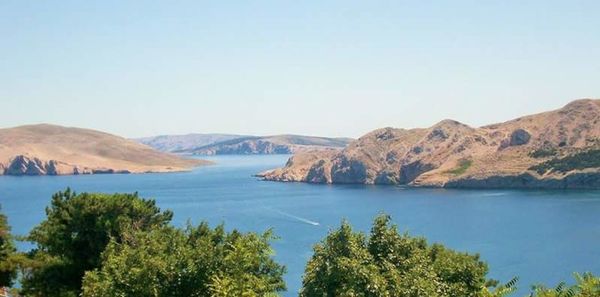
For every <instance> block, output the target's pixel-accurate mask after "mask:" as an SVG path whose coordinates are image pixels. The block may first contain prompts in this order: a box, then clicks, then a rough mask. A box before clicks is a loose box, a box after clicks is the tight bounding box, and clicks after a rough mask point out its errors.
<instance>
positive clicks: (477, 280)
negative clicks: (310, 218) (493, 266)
mask: <svg viewBox="0 0 600 297" xmlns="http://www.w3.org/2000/svg"><path fill="white" fill-rule="evenodd" d="M487 271H488V268H487V265H486V264H485V263H484V262H482V261H480V260H479V256H478V255H471V254H466V253H459V252H455V251H453V250H450V249H447V248H445V247H444V246H442V245H440V244H434V245H429V244H428V243H427V241H426V240H425V239H423V238H418V237H416V238H415V237H410V236H409V235H407V234H400V233H398V229H397V227H396V226H395V225H391V224H390V217H389V216H386V215H381V216H378V217H377V218H376V219H375V221H374V223H373V228H372V229H371V234H370V236H369V237H367V236H366V235H365V234H363V233H360V232H354V231H353V230H352V228H351V227H350V225H349V224H348V223H347V222H345V221H344V222H342V225H341V226H340V228H339V229H337V230H333V231H331V232H330V233H329V234H328V235H327V237H326V238H325V239H324V240H323V241H322V242H321V243H319V244H317V245H316V246H315V247H314V254H313V256H312V258H311V259H310V260H309V262H308V264H307V266H306V270H305V273H304V277H303V288H302V290H301V293H300V295H301V296H427V297H436V296H440V297H442V296H444V297H445V296H447V297H451V296H464V297H469V296H473V297H474V296H479V294H480V293H481V291H482V288H484V287H485V286H486V277H485V276H486V274H487Z"/></svg>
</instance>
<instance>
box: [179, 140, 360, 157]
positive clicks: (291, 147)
mask: <svg viewBox="0 0 600 297" xmlns="http://www.w3.org/2000/svg"><path fill="white" fill-rule="evenodd" d="M350 141H351V139H348V138H326V137H313V136H300V135H276V136H266V137H259V136H246V137H240V138H235V139H230V140H226V141H221V142H216V143H213V144H209V145H205V146H199V147H196V148H192V149H185V150H177V151H175V152H178V153H188V154H194V155H232V154H236V155H256V154H292V153H297V152H304V151H313V150H326V151H327V150H336V151H337V150H341V149H343V148H344V147H346V146H347V145H348V143H350Z"/></svg>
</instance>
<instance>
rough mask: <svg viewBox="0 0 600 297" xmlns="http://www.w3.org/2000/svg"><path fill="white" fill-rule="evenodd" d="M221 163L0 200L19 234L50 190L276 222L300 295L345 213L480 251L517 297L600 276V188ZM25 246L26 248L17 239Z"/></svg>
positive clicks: (16, 190) (33, 187) (35, 189)
mask: <svg viewBox="0 0 600 297" xmlns="http://www.w3.org/2000/svg"><path fill="white" fill-rule="evenodd" d="M210 159H212V160H213V161H215V162H217V165H214V166H207V167H201V168H198V169H196V170H194V171H192V172H185V173H170V174H140V175H88V176H40V177H9V176H3V177H0V203H1V204H2V208H3V211H4V212H5V213H6V214H7V215H8V218H9V223H10V224H11V225H12V227H13V231H14V232H15V233H16V234H25V233H27V232H28V231H29V230H30V229H31V228H32V227H33V226H34V225H36V224H37V223H39V222H40V221H41V220H42V219H43V218H44V216H45V213H44V208H45V207H46V206H47V205H48V204H49V202H50V197H51V195H52V193H54V192H56V191H59V190H63V189H65V188H66V187H71V188H72V189H74V190H76V191H78V192H82V191H95V192H134V191H138V192H139V193H140V194H141V196H143V197H151V198H155V199H156V200H157V202H158V205H159V206H160V207H161V208H163V209H170V210H172V211H173V212H174V213H175V216H174V220H173V223H174V224H175V225H177V226H183V225H185V223H186V221H187V220H191V221H192V222H193V223H198V222H200V221H202V220H207V221H209V222H210V223H211V224H212V225H213V226H214V225H216V224H218V223H221V222H225V223H226V226H227V227H228V229H231V228H238V229H241V230H244V231H264V230H266V229H268V228H274V231H275V233H276V234H277V235H278V236H279V237H280V239H279V240H277V241H275V242H274V243H273V246H274V248H275V250H276V252H277V254H276V258H277V260H278V261H279V262H281V263H283V264H285V265H286V266H287V267H288V273H287V274H286V282H287V284H288V289H289V292H288V293H287V294H286V296H295V295H296V292H297V291H298V289H299V288H300V286H301V276H302V272H303V270H304V265H305V264H306V261H307V260H308V259H309V257H310V255H311V247H312V245H313V244H314V243H316V242H318V241H319V240H320V239H321V238H323V237H324V236H325V235H326V234H327V231H328V230H330V229H331V228H335V227H337V226H338V225H339V223H340V221H341V220H342V219H343V218H347V219H348V220H350V222H351V223H352V225H353V226H354V227H355V228H356V229H359V230H364V231H368V230H369V228H370V224H371V222H372V219H373V217H374V216H375V215H377V214H378V213H381V212H385V213H387V214H390V215H391V216H392V218H393V220H394V222H395V223H396V224H398V225H399V227H400V228H401V229H402V230H403V231H409V232H410V233H411V234H413V235H422V236H426V237H427V238H428V239H429V241H431V242H441V243H444V244H445V245H447V246H449V247H451V248H454V249H458V250H462V251H469V252H478V253H480V254H481V256H482V258H483V259H484V260H485V261H487V262H488V263H489V265H490V268H491V271H490V277H493V278H496V279H500V280H508V279H510V278H512V277H513V276H519V277H520V282H519V287H520V288H521V290H519V293H518V294H515V296H523V293H524V292H527V289H528V287H529V286H530V285H531V284H532V283H536V282H542V283H548V284H552V285H554V284H556V283H558V282H559V281H562V280H571V279H572V277H571V274H572V272H575V271H591V272H594V273H596V274H600V216H599V215H600V192H599V191H577V192H565V191H515V190H442V189H407V188H403V187H396V186H363V185H335V186H332V185H310V184H302V183H277V182H263V181H258V180H257V179H256V178H254V177H252V174H254V173H257V172H260V171H262V170H265V169H270V168H274V167H278V166H281V165H283V164H284V163H285V161H286V160H287V156H222V157H211V158H210ZM21 247H22V248H27V246H26V245H21Z"/></svg>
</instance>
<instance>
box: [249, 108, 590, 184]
mask: <svg viewBox="0 0 600 297" xmlns="http://www.w3.org/2000/svg"><path fill="white" fill-rule="evenodd" d="M260 176H262V177H263V178H264V179H265V180H274V181H302V182H309V183H356V184H402V185H410V186H426V187H448V188H560V189H564V188H600V100H590V99H583V100H576V101H573V102H571V103H569V104H567V105H566V106H564V107H563V108H561V109H558V110H555V111H550V112H545V113H540V114H535V115H530V116H525V117H520V118H517V119H515V120H512V121H508V122H504V123H499V124H493V125H489V126H484V127H480V128H474V127H470V126H468V125H465V124H462V123H459V122H457V121H453V120H444V121H441V122H439V123H437V124H435V125H433V126H432V127H430V128H419V129H409V130H406V129H396V128H383V129H379V130H375V131H373V132H370V133H368V134H366V135H365V136H363V137H361V138H359V139H358V140H356V141H353V142H352V143H350V145H349V146H348V147H347V148H345V149H344V150H342V151H321V152H305V153H299V154H296V155H294V156H293V157H292V158H291V159H290V160H289V161H288V162H287V164H286V166H285V167H283V168H279V169H275V170H271V171H268V172H264V173H262V174H260Z"/></svg>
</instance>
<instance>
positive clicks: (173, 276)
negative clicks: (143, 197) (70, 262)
mask: <svg viewBox="0 0 600 297" xmlns="http://www.w3.org/2000/svg"><path fill="white" fill-rule="evenodd" d="M272 238H273V237H272V234H271V232H270V231H267V232H265V233H264V234H260V235H259V234H255V233H248V234H242V233H239V232H237V231H235V230H234V231H232V232H230V233H227V232H225V231H224V228H223V225H220V226H218V227H217V228H215V229H210V228H209V227H208V225H207V224H206V223H203V224H201V225H200V226H198V227H197V228H192V227H188V228H187V229H186V230H185V231H181V230H178V229H175V228H172V227H162V228H156V229H154V230H152V231H150V232H132V233H131V234H128V236H126V240H125V241H124V242H122V243H118V242H117V241H115V240H113V241H111V243H110V244H109V245H108V247H107V249H106V251H105V253H104V254H103V264H102V268H100V269H97V270H94V271H92V272H88V273H86V275H85V278H84V281H83V296H84V297H85V296H88V297H104V296H106V297H110V296H140V297H144V296H148V297H151V296H161V297H167V296H173V297H176V296H265V295H268V294H275V293H276V292H278V291H281V290H284V289H285V284H284V282H283V278H282V276H283V274H284V272H285V268H284V267H283V266H281V265H279V264H277V263H276V262H275V261H273V259H272V258H271V255H272V251H271V248H270V245H269V241H270V240H271V239H272Z"/></svg>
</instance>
